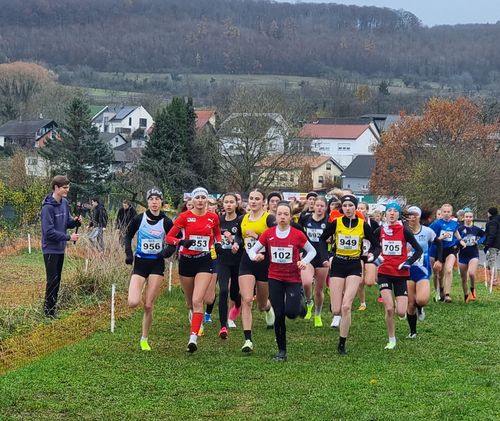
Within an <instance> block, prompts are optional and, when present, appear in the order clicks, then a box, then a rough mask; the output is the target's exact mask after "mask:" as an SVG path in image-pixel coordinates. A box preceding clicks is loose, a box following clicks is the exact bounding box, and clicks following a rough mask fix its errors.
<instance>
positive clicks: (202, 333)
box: [198, 325, 205, 336]
mask: <svg viewBox="0 0 500 421" xmlns="http://www.w3.org/2000/svg"><path fill="white" fill-rule="evenodd" d="M198 336H205V328H204V327H203V325H201V326H200V330H199V331H198Z"/></svg>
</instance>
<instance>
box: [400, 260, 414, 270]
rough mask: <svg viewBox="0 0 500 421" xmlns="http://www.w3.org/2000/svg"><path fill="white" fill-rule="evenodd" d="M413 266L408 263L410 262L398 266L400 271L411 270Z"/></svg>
mask: <svg viewBox="0 0 500 421" xmlns="http://www.w3.org/2000/svg"><path fill="white" fill-rule="evenodd" d="M410 267H411V265H410V264H409V263H408V261H406V262H403V263H401V264H400V265H399V266H398V270H410Z"/></svg>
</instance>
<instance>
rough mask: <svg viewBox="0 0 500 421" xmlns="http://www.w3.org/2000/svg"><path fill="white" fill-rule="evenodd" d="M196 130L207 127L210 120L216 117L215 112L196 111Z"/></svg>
mask: <svg viewBox="0 0 500 421" xmlns="http://www.w3.org/2000/svg"><path fill="white" fill-rule="evenodd" d="M195 113H196V130H200V129H201V128H203V127H205V125H206V124H207V123H208V121H209V120H210V118H211V117H212V116H213V115H214V113H215V111H212V110H208V111H207V110H196V111H195Z"/></svg>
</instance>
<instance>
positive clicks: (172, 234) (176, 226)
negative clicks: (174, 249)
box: [166, 213, 185, 246]
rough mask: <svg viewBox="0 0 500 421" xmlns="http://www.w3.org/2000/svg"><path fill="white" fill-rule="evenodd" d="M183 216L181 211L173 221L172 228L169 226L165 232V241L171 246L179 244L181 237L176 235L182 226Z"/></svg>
mask: <svg viewBox="0 0 500 421" xmlns="http://www.w3.org/2000/svg"><path fill="white" fill-rule="evenodd" d="M184 225H185V224H184V217H183V215H182V213H181V214H180V215H179V216H178V217H177V219H176V220H175V222H174V223H173V226H172V228H170V231H168V233H167V238H166V243H167V244H170V245H171V246H176V245H178V244H179V241H180V240H181V238H179V237H178V236H177V234H179V233H180V232H181V230H182V228H184Z"/></svg>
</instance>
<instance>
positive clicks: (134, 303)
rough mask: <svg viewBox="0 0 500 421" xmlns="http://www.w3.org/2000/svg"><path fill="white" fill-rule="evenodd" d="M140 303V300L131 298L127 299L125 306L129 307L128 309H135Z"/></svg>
mask: <svg viewBox="0 0 500 421" xmlns="http://www.w3.org/2000/svg"><path fill="white" fill-rule="evenodd" d="M140 303H141V300H140V298H131V297H128V301H127V304H128V306H129V307H130V308H135V307H137V306H138V305H139V304H140Z"/></svg>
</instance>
